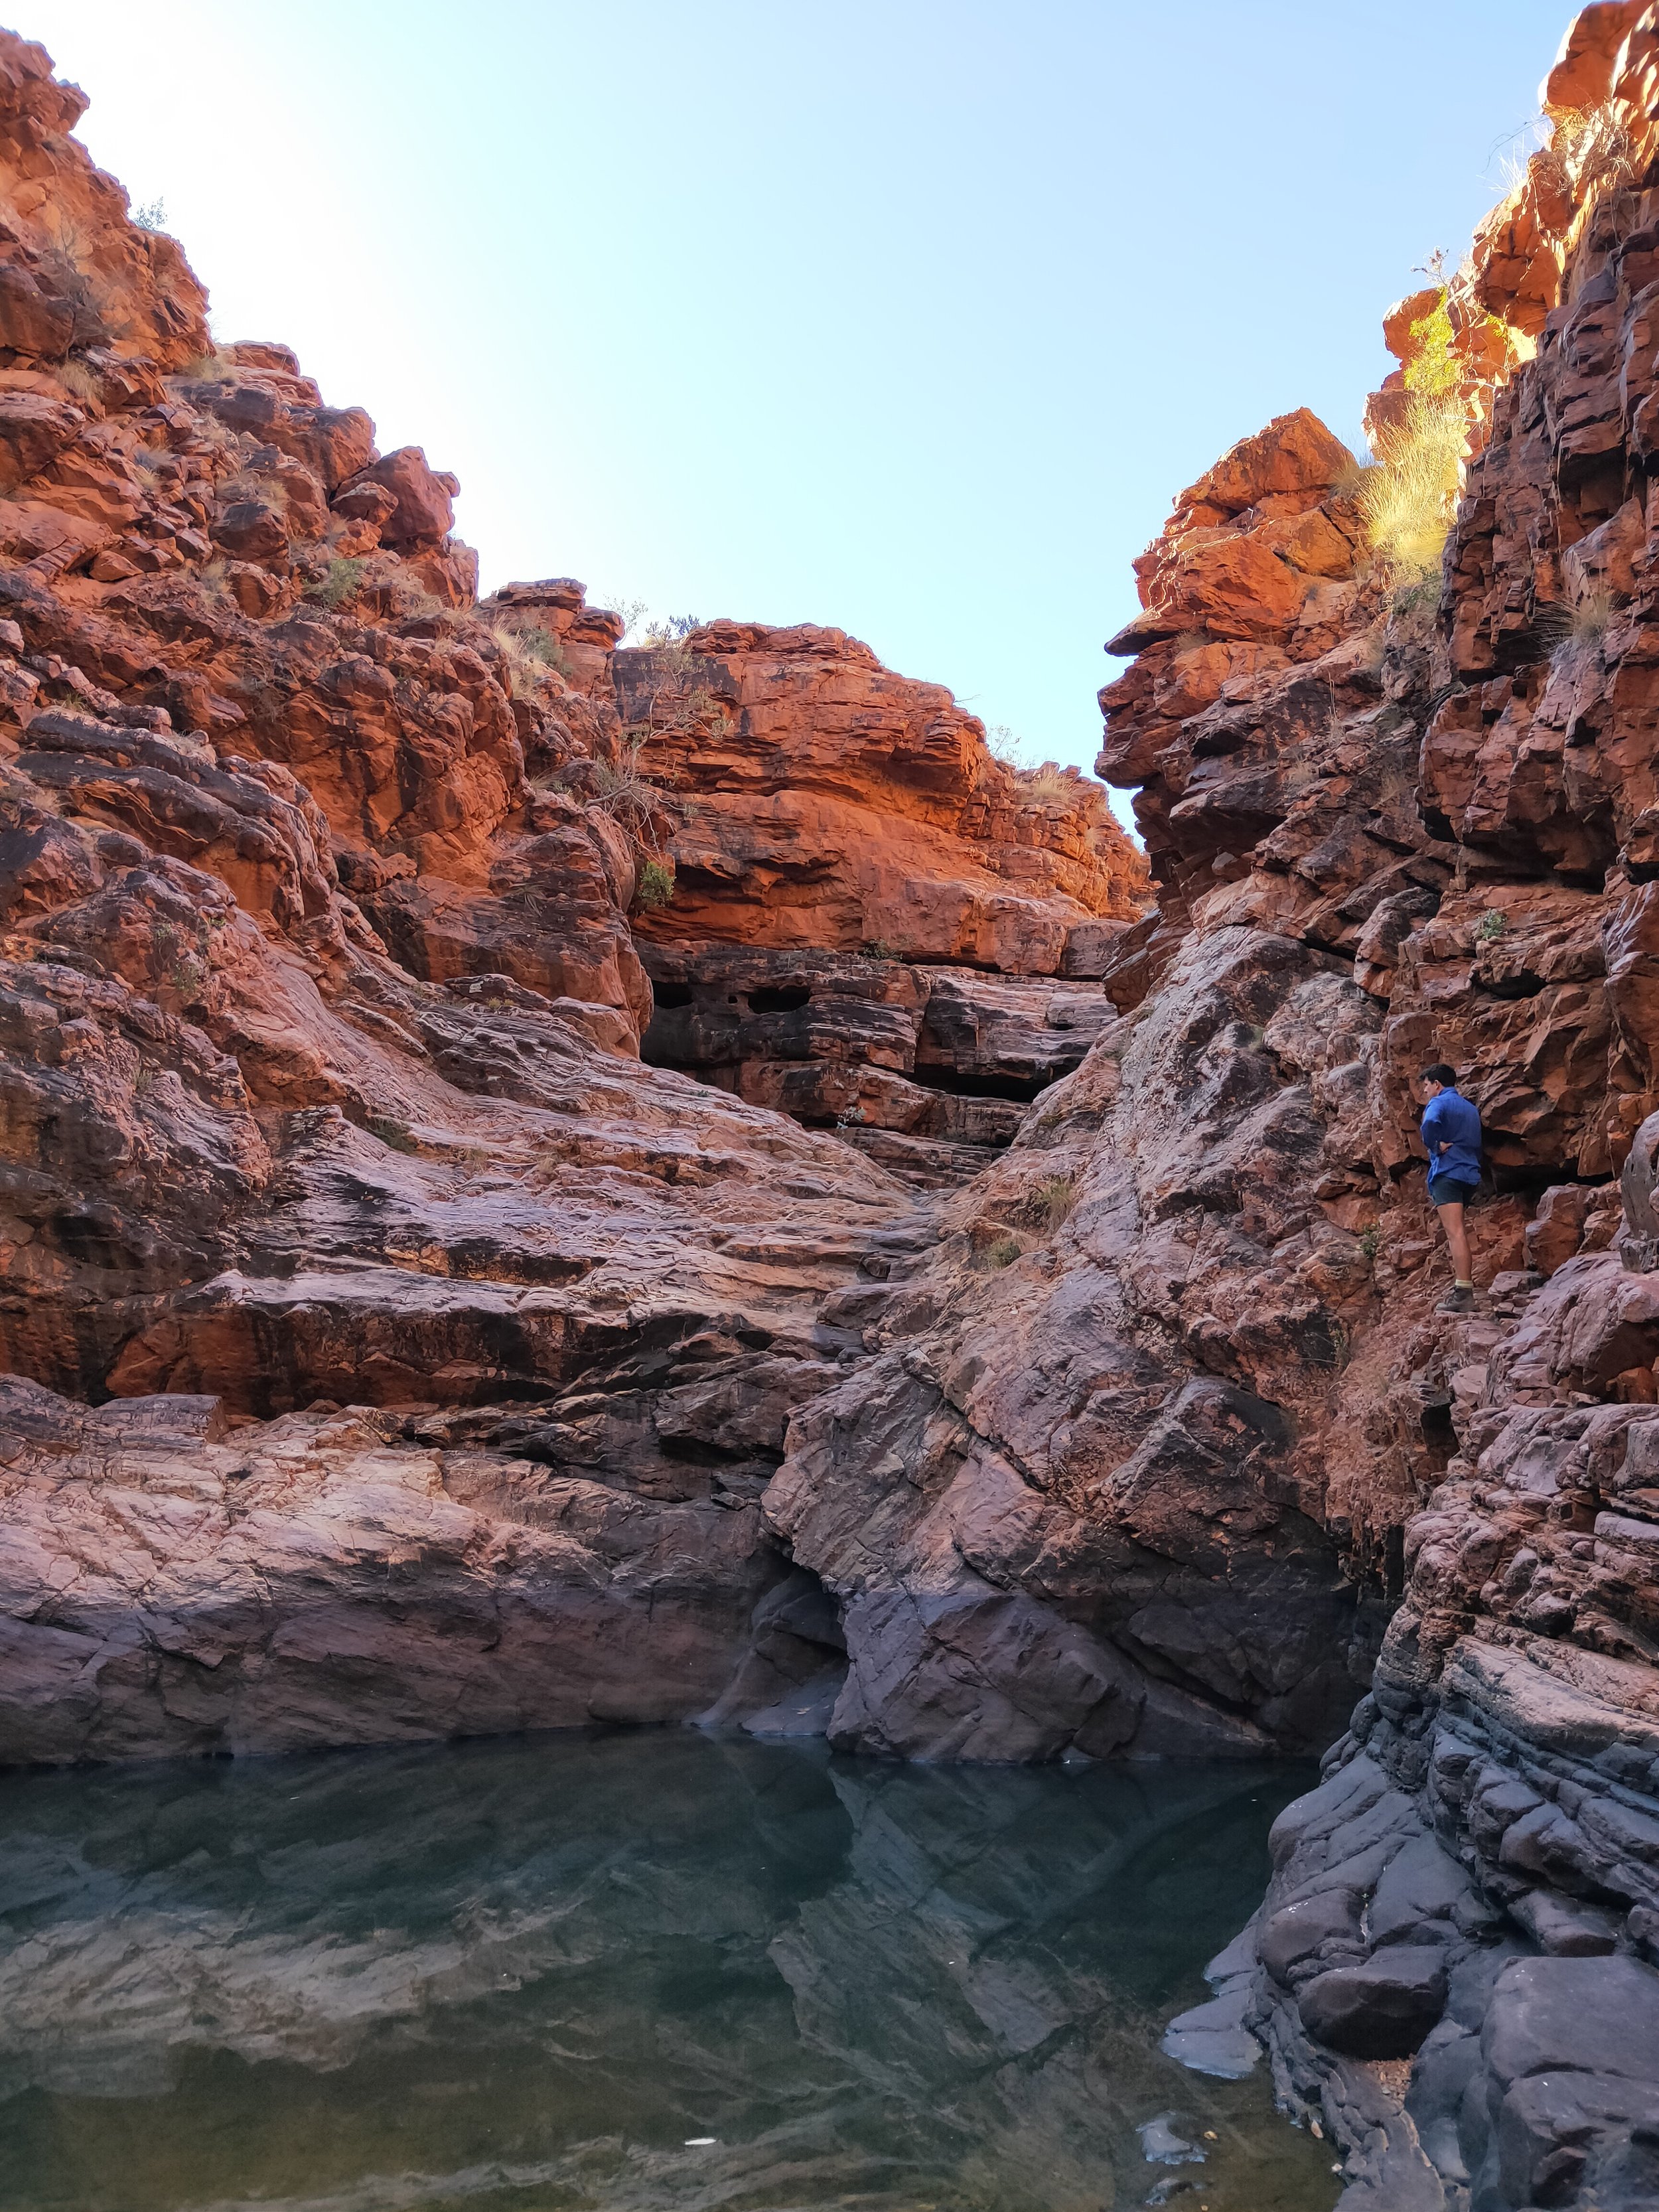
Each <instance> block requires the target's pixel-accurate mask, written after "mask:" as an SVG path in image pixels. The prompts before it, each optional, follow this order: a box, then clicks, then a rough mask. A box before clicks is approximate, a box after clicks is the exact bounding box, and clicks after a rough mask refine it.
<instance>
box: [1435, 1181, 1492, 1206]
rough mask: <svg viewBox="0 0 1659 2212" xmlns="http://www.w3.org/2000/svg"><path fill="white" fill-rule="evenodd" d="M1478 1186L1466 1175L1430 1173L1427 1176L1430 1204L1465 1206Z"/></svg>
mask: <svg viewBox="0 0 1659 2212" xmlns="http://www.w3.org/2000/svg"><path fill="white" fill-rule="evenodd" d="M1479 1189H1480V1184H1479V1183H1478V1182H1470V1181H1469V1180H1468V1177H1467V1176H1449V1175H1431V1176H1430V1177H1429V1204H1430V1205H1431V1206H1467V1205H1468V1202H1469V1200H1471V1199H1472V1198H1473V1197H1474V1194H1475V1193H1476V1191H1478V1190H1479Z"/></svg>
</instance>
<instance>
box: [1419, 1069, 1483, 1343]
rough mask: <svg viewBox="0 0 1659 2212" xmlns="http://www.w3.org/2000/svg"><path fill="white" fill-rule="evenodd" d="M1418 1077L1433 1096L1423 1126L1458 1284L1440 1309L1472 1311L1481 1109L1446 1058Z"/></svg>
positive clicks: (1432, 1188) (1432, 1193)
mask: <svg viewBox="0 0 1659 2212" xmlns="http://www.w3.org/2000/svg"><path fill="white" fill-rule="evenodd" d="M1418 1082H1419V1085H1420V1086H1421V1088H1422V1092H1423V1097H1424V1098H1425V1100H1426V1101H1427V1103H1426V1104H1425V1107H1424V1109H1423V1121H1422V1131H1423V1142H1424V1145H1425V1146H1426V1148H1427V1150H1428V1155H1429V1204H1430V1205H1431V1206H1432V1207H1433V1208H1434V1210H1435V1212H1437V1214H1438V1215H1439V1216H1440V1225H1441V1227H1442V1228H1443V1230H1444V1231H1445V1232H1446V1243H1447V1246H1448V1248H1449V1250H1450V1253H1451V1263H1452V1286H1451V1289H1450V1290H1449V1291H1448V1292H1447V1293H1446V1296H1445V1297H1443V1298H1442V1299H1441V1301H1440V1306H1439V1310H1440V1312H1442V1313H1472V1312H1473V1311H1474V1271H1473V1269H1472V1268H1471V1267H1470V1264H1469V1237H1468V1231H1467V1230H1466V1229H1465V1228H1464V1226H1463V1208H1464V1207H1465V1206H1467V1205H1468V1202H1469V1200H1471V1199H1472V1198H1473V1197H1474V1194H1475V1193H1476V1191H1477V1190H1479V1189H1480V1108H1479V1107H1478V1106H1476V1105H1475V1104H1474V1102H1473V1100H1471V1099H1468V1098H1466V1097H1464V1096H1463V1094H1462V1091H1460V1090H1459V1089H1458V1087H1457V1071H1456V1069H1455V1068H1453V1067H1448V1066H1447V1065H1446V1063H1445V1062H1444V1060H1436V1061H1435V1063H1434V1065H1433V1066H1431V1067H1425V1069H1424V1070H1423V1073H1421V1075H1419V1077H1418Z"/></svg>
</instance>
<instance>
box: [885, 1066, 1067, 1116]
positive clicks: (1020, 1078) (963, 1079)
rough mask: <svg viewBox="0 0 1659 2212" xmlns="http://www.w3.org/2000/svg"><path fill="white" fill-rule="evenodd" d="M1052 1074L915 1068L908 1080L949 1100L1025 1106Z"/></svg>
mask: <svg viewBox="0 0 1659 2212" xmlns="http://www.w3.org/2000/svg"><path fill="white" fill-rule="evenodd" d="M910 1080H911V1081H912V1082H913V1083H918V1084H920V1085H921V1087H922V1089H923V1090H924V1091H948V1092H949V1093H950V1095H951V1097H953V1098H1006V1099H1010V1100H1012V1103H1014V1104H1015V1105H1016V1106H1029V1105H1030V1103H1031V1102H1032V1100H1033V1099H1034V1098H1037V1097H1041V1096H1042V1092H1043V1091H1046V1090H1047V1089H1048V1085H1050V1084H1051V1083H1053V1082H1054V1075H1052V1074H1042V1075H998V1074H995V1073H993V1072H992V1071H991V1070H990V1069H988V1068H974V1069H972V1070H970V1071H969V1072H968V1073H963V1070H962V1069H961V1068H959V1067H929V1066H921V1065H920V1064H919V1065H918V1066H916V1068H915V1071H914V1072H913V1073H912V1075H911V1078H910Z"/></svg>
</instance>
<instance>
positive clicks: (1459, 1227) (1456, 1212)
mask: <svg viewBox="0 0 1659 2212" xmlns="http://www.w3.org/2000/svg"><path fill="white" fill-rule="evenodd" d="M1435 1212H1437V1214H1438V1215H1439V1216H1440V1226H1441V1227H1442V1228H1443V1230H1444V1231H1445V1232H1446V1244H1447V1249H1449V1252H1450V1253H1451V1263H1452V1280H1453V1281H1454V1282H1455V1283H1472V1282H1473V1281H1474V1271H1473V1268H1472V1267H1471V1265H1470V1261H1469V1234H1468V1230H1467V1229H1465V1228H1464V1226H1463V1208H1462V1205H1461V1204H1459V1205H1455V1206H1436V1208H1435Z"/></svg>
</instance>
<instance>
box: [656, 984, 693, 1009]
mask: <svg viewBox="0 0 1659 2212" xmlns="http://www.w3.org/2000/svg"><path fill="white" fill-rule="evenodd" d="M651 995H652V997H653V1000H654V1001H655V1003H656V1004H657V1006H659V1007H668V1008H672V1007H675V1006H690V1004H691V1000H692V995H693V994H692V990H691V986H690V984H689V983H653V985H652V987H651Z"/></svg>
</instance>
